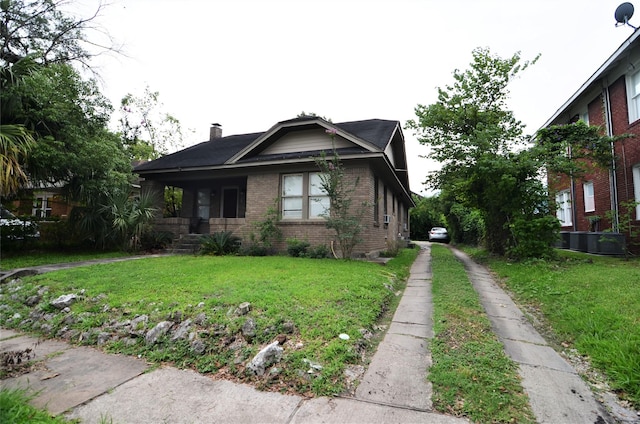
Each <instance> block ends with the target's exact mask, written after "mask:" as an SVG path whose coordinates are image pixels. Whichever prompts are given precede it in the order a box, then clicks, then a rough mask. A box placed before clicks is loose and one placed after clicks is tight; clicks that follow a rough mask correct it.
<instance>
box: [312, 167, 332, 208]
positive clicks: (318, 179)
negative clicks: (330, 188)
mask: <svg viewBox="0 0 640 424" xmlns="http://www.w3.org/2000/svg"><path fill="white" fill-rule="evenodd" d="M329 208H330V203H329V196H327V191H326V190H325V189H324V188H322V174H320V173H319V172H312V173H309V218H310V219H314V218H324V217H325V216H327V215H328V214H329Z"/></svg>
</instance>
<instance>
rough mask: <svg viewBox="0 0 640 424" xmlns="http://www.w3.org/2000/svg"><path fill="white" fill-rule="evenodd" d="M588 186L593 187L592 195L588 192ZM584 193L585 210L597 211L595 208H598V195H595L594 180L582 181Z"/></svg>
mask: <svg viewBox="0 0 640 424" xmlns="http://www.w3.org/2000/svg"><path fill="white" fill-rule="evenodd" d="M588 188H591V193H590V195H588V194H587V192H588ZM582 194H583V197H584V211H585V212H595V210H596V197H595V189H594V187H593V181H585V182H583V183H582ZM588 199H589V200H588Z"/></svg>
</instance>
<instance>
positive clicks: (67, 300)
mask: <svg viewBox="0 0 640 424" xmlns="http://www.w3.org/2000/svg"><path fill="white" fill-rule="evenodd" d="M77 298H78V296H76V295H75V294H63V295H62V296H60V297H59V298H57V299H54V300H52V301H51V305H52V306H53V307H54V308H56V309H64V308H67V307H69V306H71V305H73V303H74V302H75V301H76V299H77Z"/></svg>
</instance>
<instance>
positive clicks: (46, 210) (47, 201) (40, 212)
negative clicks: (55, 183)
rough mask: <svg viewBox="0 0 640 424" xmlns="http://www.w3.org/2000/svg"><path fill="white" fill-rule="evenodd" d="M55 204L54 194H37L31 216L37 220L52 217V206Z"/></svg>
mask: <svg viewBox="0 0 640 424" xmlns="http://www.w3.org/2000/svg"><path fill="white" fill-rule="evenodd" d="M52 202H53V194H51V193H40V194H36V196H35V198H34V199H33V209H31V215H33V216H35V217H36V218H48V217H50V216H51V205H52Z"/></svg>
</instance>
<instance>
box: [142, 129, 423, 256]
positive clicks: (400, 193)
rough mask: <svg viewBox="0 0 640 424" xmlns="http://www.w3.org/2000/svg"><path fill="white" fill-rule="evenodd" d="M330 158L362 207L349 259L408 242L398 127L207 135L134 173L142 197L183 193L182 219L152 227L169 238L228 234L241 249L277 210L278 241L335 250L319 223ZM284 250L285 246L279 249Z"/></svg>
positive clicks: (406, 198)
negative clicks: (323, 164)
mask: <svg viewBox="0 0 640 424" xmlns="http://www.w3.org/2000/svg"><path fill="white" fill-rule="evenodd" d="M327 132H329V133H330V134H327ZM334 133H335V135H333V141H332V135H331V134H334ZM334 148H335V149H336V151H337V152H338V155H339V157H340V160H341V162H342V164H343V166H344V168H345V178H346V179H347V181H349V182H351V183H352V184H353V185H354V186H355V187H356V189H355V192H354V194H353V199H352V205H353V206H354V207H358V206H359V205H363V204H364V205H366V207H365V214H364V217H363V221H362V223H363V232H362V238H363V241H362V242H361V243H360V244H358V245H357V246H356V248H355V250H354V252H355V253H358V254H364V253H369V252H374V251H379V250H384V249H387V248H388V247H389V245H388V243H389V242H396V241H406V240H408V237H409V208H411V207H412V206H414V203H413V200H412V199H411V192H410V190H409V179H408V173H407V160H406V152H405V146H404V136H403V134H402V128H401V125H400V123H399V122H397V121H387V120H379V119H372V120H364V121H354V122H343V123H337V124H334V123H331V122H328V121H326V120H324V119H321V118H318V117H302V118H296V119H292V120H288V121H283V122H279V123H277V124H276V125H274V126H273V127H272V128H271V129H269V130H268V131H266V132H264V133H254V134H242V135H233V136H227V137H222V131H221V129H220V127H219V126H218V125H214V126H212V128H211V136H210V139H209V140H208V141H205V142H203V143H200V144H198V145H195V146H192V147H189V148H186V149H184V150H181V151H179V152H176V153H173V154H171V155H167V156H164V157H162V158H160V159H157V160H154V161H151V162H147V163H144V164H141V165H139V166H137V167H136V168H135V169H134V172H136V173H138V174H139V175H140V177H141V187H142V190H151V191H154V192H156V193H157V199H158V200H160V199H162V197H161V193H162V192H163V190H164V188H165V187H167V186H172V187H180V188H182V189H183V204H182V209H181V212H180V217H178V218H163V219H162V220H160V221H158V222H157V223H156V226H157V227H158V228H162V229H165V230H169V231H172V232H173V233H174V234H176V235H180V234H184V233H187V232H196V233H200V234H212V233H214V232H217V231H221V230H231V231H233V232H234V234H236V235H239V236H241V237H243V239H245V240H247V239H249V237H250V235H251V233H252V232H253V233H256V229H255V228H254V223H256V222H258V221H261V220H263V219H264V217H265V214H266V212H267V210H268V209H269V208H271V207H275V208H277V210H278V213H279V219H278V226H279V228H280V229H281V230H282V233H283V236H284V240H286V239H287V238H297V239H300V240H307V241H308V242H309V243H310V244H311V245H312V246H314V245H320V244H324V245H327V246H329V245H330V244H331V243H332V241H333V242H335V241H336V240H334V232H333V230H329V229H327V228H326V226H325V220H324V218H323V216H322V214H323V211H324V210H325V207H327V206H328V198H327V197H326V196H325V193H324V192H323V191H322V190H321V189H320V188H319V185H318V184H319V182H320V180H319V170H320V169H319V167H318V165H317V164H316V159H317V158H318V157H319V156H320V154H321V152H325V153H326V155H327V158H330V157H332V155H333V149H334ZM158 206H161V205H158ZM284 247H285V242H284V241H283V242H282V243H280V245H278V246H276V248H278V249H280V250H282V249H284ZM336 250H337V249H336Z"/></svg>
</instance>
